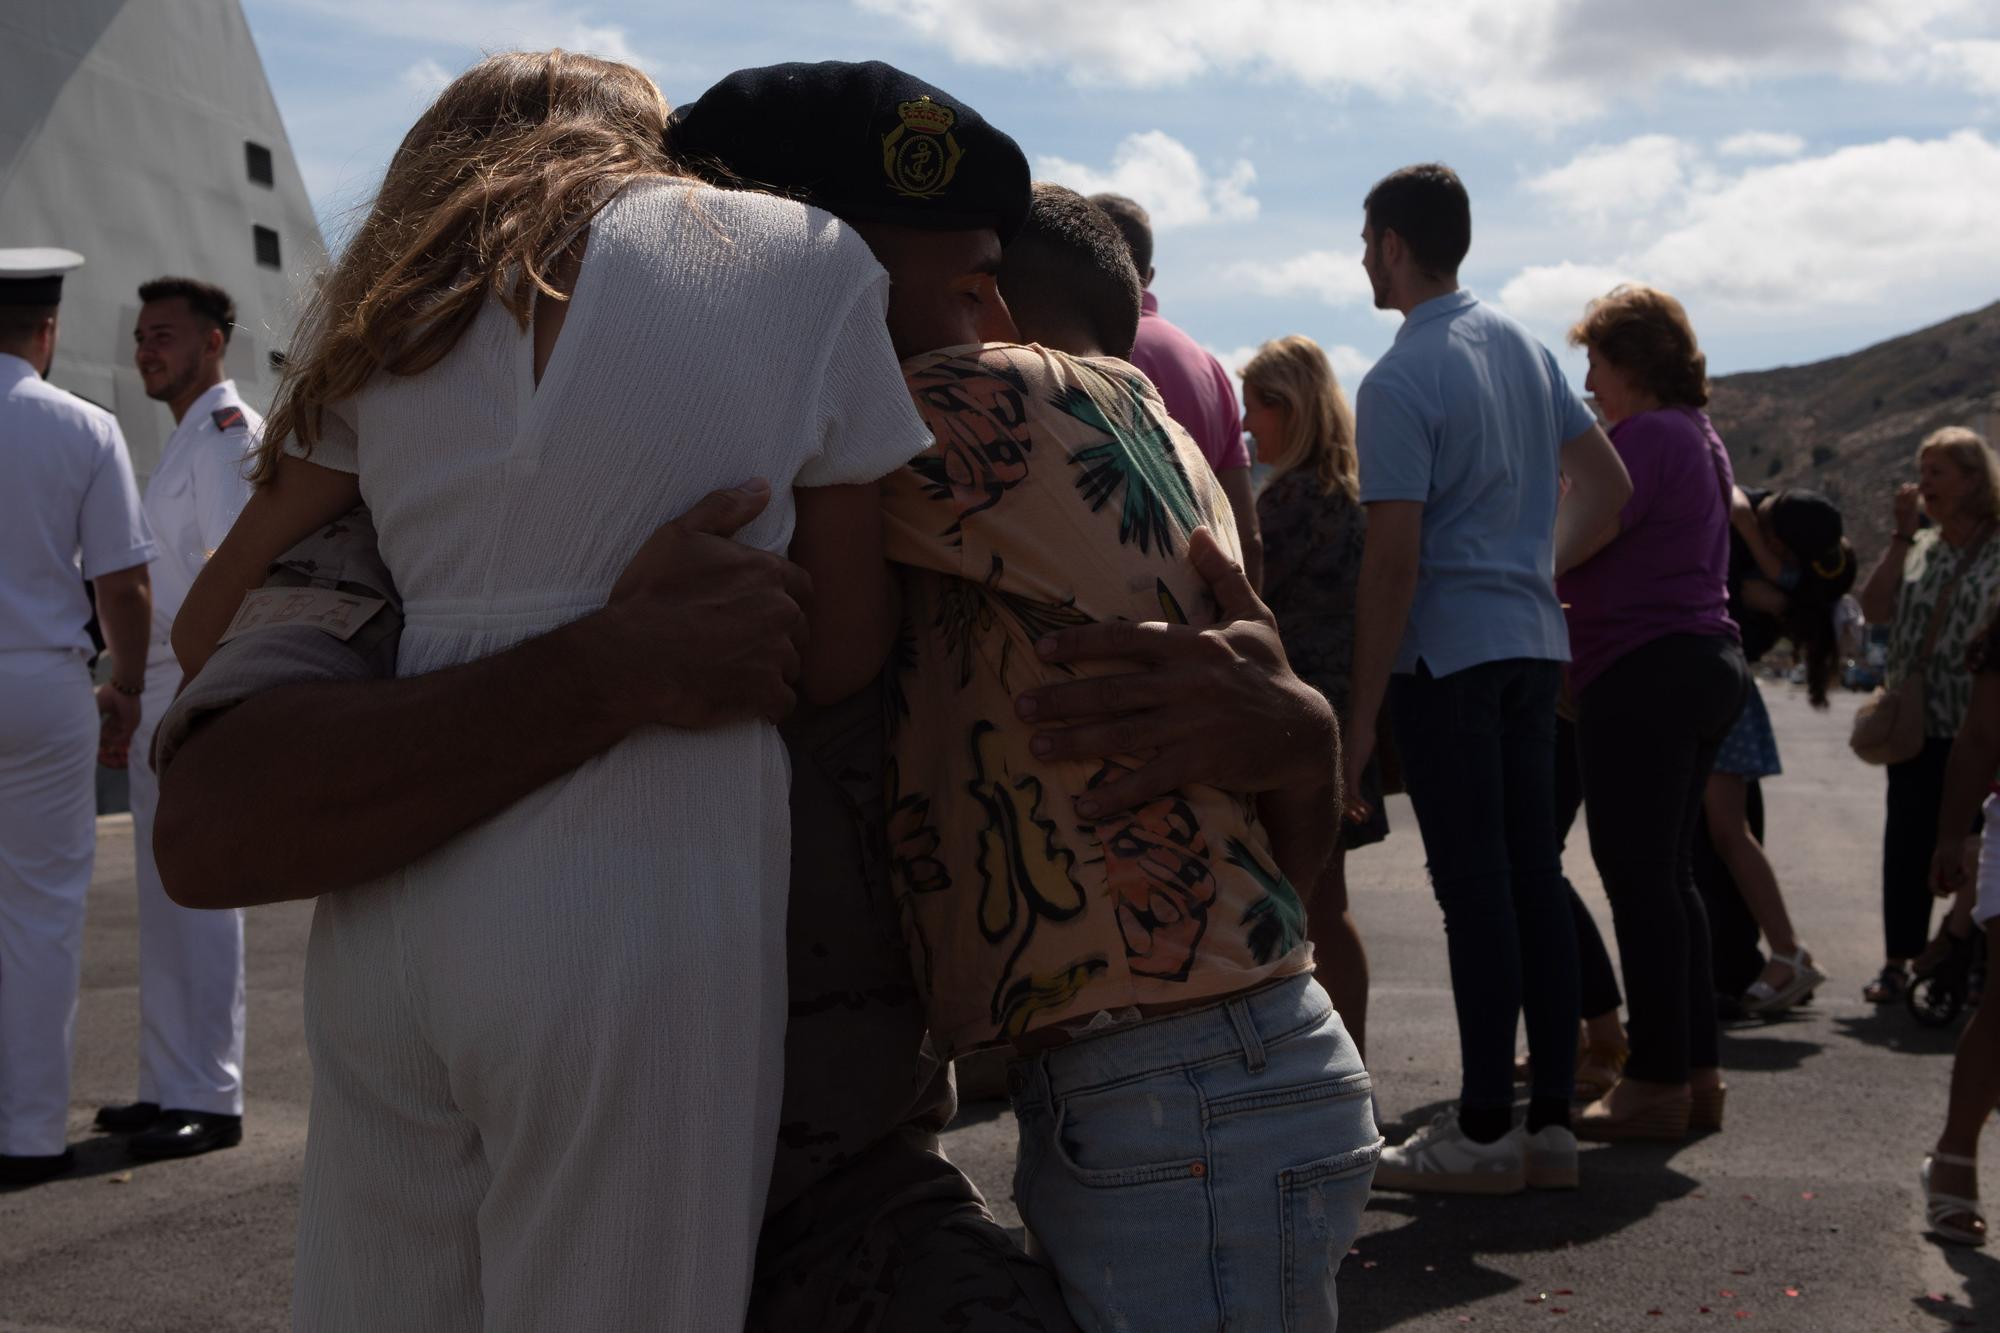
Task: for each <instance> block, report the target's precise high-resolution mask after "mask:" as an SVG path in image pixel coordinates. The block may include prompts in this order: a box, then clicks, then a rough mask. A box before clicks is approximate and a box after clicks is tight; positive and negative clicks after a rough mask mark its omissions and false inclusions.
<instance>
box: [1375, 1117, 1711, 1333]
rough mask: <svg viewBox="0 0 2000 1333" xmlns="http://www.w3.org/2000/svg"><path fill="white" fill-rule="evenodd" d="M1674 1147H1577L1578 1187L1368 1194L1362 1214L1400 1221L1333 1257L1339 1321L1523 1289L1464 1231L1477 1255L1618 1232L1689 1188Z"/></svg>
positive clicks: (1383, 1319) (1384, 1320) (1401, 1316)
mask: <svg viewBox="0 0 2000 1333" xmlns="http://www.w3.org/2000/svg"><path fill="white" fill-rule="evenodd" d="M1445 1104H1446V1103H1439V1105H1440V1106H1442V1105H1445ZM1429 1109H1430V1110H1432V1111H1435V1110H1436V1109H1437V1108H1436V1107H1433V1108H1429ZM1423 1118H1424V1119H1428V1116H1425V1117H1423ZM1691 1141H1692V1140H1691ZM1680 1147H1681V1145H1679V1144H1619V1145H1616V1146H1613V1147H1605V1148H1596V1147H1590V1146H1586V1147H1585V1149H1584V1155H1583V1175H1584V1185H1583V1188H1582V1189H1581V1190H1577V1191H1568V1190H1563V1191H1541V1190H1530V1191H1529V1192H1528V1193H1526V1194H1518V1195H1513V1196H1511V1197H1508V1198H1499V1199H1488V1198H1478V1197H1472V1196H1453V1195H1443V1194H1392V1193H1380V1194H1376V1195H1375V1196H1373V1198H1372V1199H1371V1200H1370V1201H1369V1204H1368V1210H1369V1211H1370V1212H1371V1213H1377V1214H1382V1213H1387V1214H1392V1215H1395V1214H1400V1215H1402V1216H1404V1217H1407V1218H1408V1219H1409V1220H1408V1221H1407V1222H1405V1223H1404V1224H1403V1225H1401V1226H1398V1227H1396V1228H1394V1229H1393V1230H1389V1231H1378V1232H1374V1233H1372V1234H1369V1235H1366V1236H1364V1237H1363V1238H1362V1239H1361V1240H1360V1241H1358V1242H1357V1243H1356V1249H1358V1250H1359V1251H1360V1252H1359V1253H1358V1254H1351V1255H1349V1256H1348V1258H1347V1262H1346V1263H1344V1264H1342V1265H1341V1269H1340V1326H1341V1328H1342V1329H1343V1330H1348V1331H1349V1333H1369V1331H1370V1330H1376V1329H1386V1328H1392V1327H1395V1326H1397V1325H1399V1324H1401V1323H1402V1322H1403V1321H1405V1320H1409V1319H1415V1318H1418V1317H1421V1316H1423V1315H1426V1314H1431V1313H1434V1312H1436V1311H1440V1310H1446V1309H1454V1308H1463V1307H1464V1306H1465V1305H1467V1304H1469V1303H1472V1302H1476V1301H1480V1300H1484V1299H1486V1298H1488V1297H1492V1296H1495V1295H1498V1294H1501V1293H1504V1292H1506V1291H1508V1290H1514V1289H1522V1288H1521V1283H1520V1280H1519V1279H1518V1278H1515V1277H1512V1276H1510V1275H1508V1274H1505V1273H1500V1272H1496V1271H1494V1270H1493V1269H1490V1268H1486V1267H1484V1266H1482V1265H1481V1264H1480V1263H1479V1261H1478V1258H1477V1257H1476V1256H1474V1255H1471V1254H1468V1253H1466V1252H1465V1247H1464V1245H1463V1244H1462V1241H1463V1238H1464V1237H1466V1236H1467V1235H1477V1236H1479V1237H1480V1238H1481V1239H1480V1247H1481V1249H1482V1250H1483V1251H1485V1252H1486V1253H1498V1254H1529V1253H1536V1252H1541V1253H1548V1252H1561V1251H1562V1250H1563V1249H1564V1248H1565V1247H1567V1246H1571V1245H1583V1244H1587V1243H1588V1242H1590V1241H1594V1240H1597V1239H1599V1238H1601V1237H1604V1236H1608V1235H1611V1234H1613V1233H1615V1232H1618V1231H1622V1230H1624V1229H1625V1228H1626V1227H1629V1226H1631V1225H1633V1224H1634V1223H1636V1222H1639V1221H1641V1220H1642V1219H1644V1218H1645V1217H1647V1216H1648V1215H1649V1214H1651V1213H1652V1212H1653V1211H1654V1210H1655V1209H1656V1208H1658V1207H1659V1206H1660V1205H1662V1204H1665V1203H1670V1202H1672V1201H1673V1200H1675V1199H1679V1198H1682V1197H1684V1196H1686V1195H1687V1194H1689V1193H1691V1192H1693V1191H1694V1190H1695V1189H1696V1188H1697V1187H1698V1182H1696V1181H1695V1180H1694V1179H1693V1178H1692V1177H1690V1176H1685V1175H1683V1174H1681V1173H1680V1172H1679V1171H1676V1170H1674V1169H1673V1168H1672V1166H1671V1165H1670V1162H1671V1159H1672V1157H1673V1155H1674V1154H1675V1153H1676V1152H1678V1151H1680ZM1539 1296H1540V1293H1531V1294H1529V1295H1526V1296H1524V1297H1523V1299H1524V1300H1528V1301H1531V1302H1532V1303H1535V1304H1544V1302H1542V1301H1541V1300H1539ZM1552 1299H1553V1301H1554V1304H1553V1305H1550V1306H1549V1307H1548V1308H1550V1309H1551V1310H1553V1309H1554V1308H1555V1306H1559V1305H1560V1303H1561V1302H1560V1297H1559V1296H1558V1297H1554V1298H1552Z"/></svg>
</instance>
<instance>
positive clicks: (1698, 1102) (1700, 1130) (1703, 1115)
mask: <svg viewBox="0 0 2000 1333" xmlns="http://www.w3.org/2000/svg"><path fill="white" fill-rule="evenodd" d="M1728 1097H1729V1085H1728V1084H1727V1083H1723V1084H1718V1085H1717V1086H1715V1087H1713V1088H1696V1089H1694V1097H1693V1101H1692V1102H1691V1103H1690V1105H1689V1106H1688V1129H1689V1131H1690V1132H1692V1133H1697V1134H1713V1133H1716V1132H1717V1131H1719V1130H1720V1129H1721V1128H1722V1104H1723V1102H1724V1101H1725V1100H1727V1099H1728Z"/></svg>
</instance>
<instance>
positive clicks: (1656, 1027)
mask: <svg viewBox="0 0 2000 1333" xmlns="http://www.w3.org/2000/svg"><path fill="white" fill-rule="evenodd" d="M1749 689H1750V672H1749V669H1748V668H1747V667H1746V666H1744V664H1743V651H1742V649H1741V648H1739V647H1738V646H1737V644H1736V641H1735V640H1734V639H1725V638H1719V637H1715V636H1711V635H1694V634H1674V635H1668V636H1666V637H1664V638H1659V639H1655V640H1653V641H1652V642H1651V643H1648V644H1645V645H1644V646H1643V647H1640V648H1637V649H1634V650H1633V651H1632V652H1629V653H1627V654H1626V655H1625V656H1623V657H1621V658H1619V659H1618V660H1617V661H1616V662H1614V663H1613V664H1612V665H1611V667H1610V668H1609V669H1608V670H1606V671H1605V672H1604V674H1603V675H1601V676H1599V677H1598V678H1597V679H1595V680H1593V681H1592V682H1591V683H1590V684H1589V685H1588V686H1587V687H1586V688H1585V689H1584V690H1583V691H1582V693H1581V694H1580V695H1579V696H1578V698H1577V725H1576V730H1577V742H1578V753H1579V755H1580V756H1581V759H1582V766H1583V791H1584V818H1585V820H1586V822H1587V824H1588V826H1589V829H1590V850H1591V856H1592V858H1593V859H1594V860H1595V861H1596V862H1597V870H1598V873H1599V874H1600V875H1602V876H1603V878H1604V890H1605V893H1606V894H1607V895H1608V896H1609V897H1610V899H1611V916H1612V924H1613V926H1614V927H1615V929H1616V930H1617V932H1618V953H1619V957H1620V958H1621V960H1622V961H1623V963H1624V965H1625V989H1626V1001H1627V1006H1628V1008H1627V1013H1628V1021H1627V1029H1628V1031H1629V1032H1630V1034H1631V1039H1632V1058H1631V1060H1630V1062H1629V1063H1627V1065H1626V1068H1625V1072H1626V1073H1627V1074H1628V1075H1629V1076H1630V1077H1632V1078H1636V1079H1643V1080H1646V1081H1649V1082H1656V1083H1685V1082H1687V1080H1688V1076H1689V1073H1690V1071H1691V1070H1694V1069H1705V1068H1713V1067H1714V1066H1716V1065H1717V1064H1718V1063H1719V1062H1720V1056H1719V1053H1718V1047H1719V1041H1718V1036H1717V1032H1716V1022H1715V979H1714V970H1713V965H1712V962H1711V959H1710V956H1709V939H1708V914H1707V913H1706V912H1705V911H1703V910H1702V903H1701V896H1700V895H1699V894H1698V893H1697V892H1696V891H1695V887H1694V841H1695V835H1696V833H1697V825H1698V823H1699V820H1700V815H1701V802H1702V792H1703V790H1704V788H1705V787H1706V786H1707V784H1708V774H1709V770H1710V769H1712V768H1713V767H1714V765H1715V756H1716V753H1717V752H1718V751H1719V750H1720V749H1721V748H1722V742H1723V738H1724V737H1726V736H1727V735H1728V734H1729V729H1730V727H1732V726H1734V725H1735V722H1736V715H1737V713H1738V712H1740V711H1741V710H1742V708H1743V699H1744V694H1745V692H1746V691H1747V690H1749Z"/></svg>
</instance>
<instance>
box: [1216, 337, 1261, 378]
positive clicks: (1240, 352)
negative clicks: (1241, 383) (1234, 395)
mask: <svg viewBox="0 0 2000 1333" xmlns="http://www.w3.org/2000/svg"><path fill="white" fill-rule="evenodd" d="M1205 350H1206V351H1207V352H1208V354H1209V355H1210V356H1212V357H1214V358H1215V359H1216V360H1217V361H1220V362H1221V363H1222V368H1223V369H1224V370H1226V371H1228V372H1229V375H1230V378H1232V379H1241V378H1243V367H1245V366H1247V365H1249V364H1250V358H1251V357H1253V356H1255V355H1257V344H1255V343H1251V344H1249V345H1247V346H1244V347H1232V348H1230V349H1229V350H1228V351H1226V352H1225V351H1222V350H1220V349H1218V348H1214V347H1210V348H1206V349H1205Z"/></svg>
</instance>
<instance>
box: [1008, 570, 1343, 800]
mask: <svg viewBox="0 0 2000 1333" xmlns="http://www.w3.org/2000/svg"><path fill="white" fill-rule="evenodd" d="M1188 555H1189V558H1190V559H1191V560H1193V562H1194V564H1195V568H1196V569H1197V570H1199V571H1200V572H1201V574H1202V576H1203V577H1204V578H1205V579H1207V581H1208V584H1209V587H1210V588H1211V589H1212V590H1213V591H1214V592H1215V594H1216V600H1217V603H1218V605H1219V606H1220V608H1221V611H1222V620H1221V622H1220V623H1219V624H1217V625H1215V626H1214V627H1213V628H1210V629H1195V628H1194V627H1192V626H1189V625H1168V624H1163V623H1157V622H1151V623H1143V624H1141V623H1134V622H1131V621H1106V622H1103V623H1100V624H1095V625H1083V626H1079V627H1077V628H1074V629H1066V630H1061V631H1059V632H1057V633H1056V634H1054V635H1051V636H1050V637H1049V638H1048V639H1047V640H1045V641H1044V646H1043V648H1042V656H1043V658H1044V659H1045V660H1047V661H1051V662H1082V661H1123V662H1130V663H1136V664H1138V665H1139V666H1140V667H1141V668H1142V669H1141V670H1138V671H1136V672H1132V673H1130V674H1123V675H1107V676H1091V677H1086V678H1084V679H1081V680H1075V681H1066V682H1063V683H1061V684H1056V685H1048V686H1044V687H1042V688H1041V689H1038V690H1031V691H1029V692H1028V693H1027V694H1025V695H1023V696H1022V697H1021V699H1020V701H1019V705H1018V707H1019V711H1020V715H1021V717H1022V718H1023V719H1024V720H1026V721H1030V722H1033V723H1034V724H1035V725H1036V726H1038V727H1041V728H1043V730H1042V731H1041V733H1040V735H1038V736H1037V737H1036V739H1035V742H1034V744H1035V749H1036V753H1037V754H1038V755H1040V756H1041V757H1042V758H1045V759H1097V758H1104V757H1107V756H1110V755H1116V754H1127V755H1142V756H1144V763H1143V764H1142V765H1141V767H1140V768H1139V769H1138V771H1137V772H1134V773H1131V774H1128V775H1127V776H1125V777H1123V778H1120V779H1118V780H1117V781H1114V782H1107V783H1105V784H1104V785H1103V786H1102V787H1099V788H1098V789H1096V790H1095V791H1094V792H1092V794H1091V798H1090V799H1092V800H1093V801H1095V802H1096V805H1095V807H1094V809H1092V810H1086V809H1083V807H1082V806H1081V805H1079V807H1078V809H1079V811H1080V812H1081V813H1082V814H1084V815H1085V817H1091V816H1092V815H1093V814H1109V813H1112V812H1114V811H1118V810H1125V809H1130V808H1132V807H1134V806H1137V805H1141V804H1144V803H1145V802H1146V801H1149V800H1151V799H1153V798H1154V797H1157V796H1159V795H1161V794H1163V793H1165V792H1169V791H1172V790H1174V789H1176V788H1179V787H1183V786H1187V785H1190V784H1194V783H1205V784H1208V785H1211V786H1217V787H1222V788H1225V789H1228V790H1231V791H1243V792H1262V791H1270V790H1274V789H1276V788H1279V787H1284V786H1289V785H1291V784H1293V783H1295V782H1297V781H1299V780H1300V778H1301V776H1302V775H1303V774H1305V773H1308V772H1312V773H1325V772H1327V771H1330V764H1331V750H1330V744H1329V738H1330V737H1331V736H1332V734H1333V726H1332V712H1331V709H1329V708H1328V707H1327V705H1326V700H1325V698H1324V697H1322V696H1321V695H1320V694H1319V693H1318V692H1317V691H1315V690H1314V689H1313V688H1312V687H1311V686H1309V685H1307V684H1305V682H1303V681H1301V680H1300V679H1299V678H1298V677H1297V676H1296V675H1294V674H1293V673H1292V670H1291V666H1290V664H1289V663H1288V662H1287V661H1286V659H1285V650H1284V647H1283V645H1282V644H1281V643H1280V642H1279V639H1278V628H1277V622H1276V621H1275V620H1274V619H1273V618H1272V616H1271V611H1270V608H1269V607H1267V606H1265V605H1264V603H1263V602H1262V601H1260V600H1259V599H1258V597H1257V594H1256V592H1255V591H1254V590H1253V589H1252V588H1251V587H1250V583H1249V580H1248V579H1247V578H1246V577H1245V576H1244V573H1243V570H1242V568H1241V567H1240V566H1239V565H1237V564H1236V562H1235V561H1233V560H1231V559H1230V558H1229V557H1228V556H1227V555H1226V554H1224V552H1223V551H1222V549H1221V548H1220V547H1218V546H1217V545H1216V543H1215V540H1214V538H1213V537H1211V536H1210V535H1209V534H1208V533H1207V532H1205V531H1202V532H1197V533H1195V535H1194V538H1193V540H1192V541H1191V542H1190V544H1189V551H1188Z"/></svg>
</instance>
